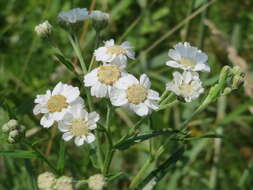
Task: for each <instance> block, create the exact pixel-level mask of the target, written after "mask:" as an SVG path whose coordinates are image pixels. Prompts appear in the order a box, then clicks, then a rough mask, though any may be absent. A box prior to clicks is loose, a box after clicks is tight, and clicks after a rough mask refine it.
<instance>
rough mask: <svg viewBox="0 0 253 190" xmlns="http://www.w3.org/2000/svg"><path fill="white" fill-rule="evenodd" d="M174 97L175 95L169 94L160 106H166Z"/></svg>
mask: <svg viewBox="0 0 253 190" xmlns="http://www.w3.org/2000/svg"><path fill="white" fill-rule="evenodd" d="M173 97H175V95H174V94H173V93H171V94H169V95H168V96H167V97H166V98H164V100H163V101H162V102H161V103H160V106H162V105H165V104H168V103H169V102H170V101H171V99H172V98H173Z"/></svg>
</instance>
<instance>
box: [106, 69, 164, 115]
mask: <svg viewBox="0 0 253 190" xmlns="http://www.w3.org/2000/svg"><path fill="white" fill-rule="evenodd" d="M150 87H151V82H150V80H149V78H148V76H147V75H145V74H142V75H141V77H140V80H137V79H136V78H135V77H134V76H133V75H130V74H129V75H126V76H125V77H122V78H121V79H119V80H118V81H117V82H116V83H115V86H114V88H113V89H112V91H111V95H110V100H111V102H112V104H113V105H114V106H128V107H129V108H130V109H131V110H133V111H134V112H135V113H136V114H137V115H139V116H145V115H148V114H149V113H150V112H151V110H156V109H158V105H157V100H159V99H160V98H159V94H158V92H156V91H154V90H151V89H150Z"/></svg>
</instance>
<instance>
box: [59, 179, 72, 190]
mask: <svg viewBox="0 0 253 190" xmlns="http://www.w3.org/2000/svg"><path fill="white" fill-rule="evenodd" d="M55 188H56V189H57V190H73V189H74V188H73V180H72V178H71V177H68V176H61V177H60V178H59V179H57V180H56V185H55Z"/></svg>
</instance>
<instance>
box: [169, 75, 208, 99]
mask: <svg viewBox="0 0 253 190" xmlns="http://www.w3.org/2000/svg"><path fill="white" fill-rule="evenodd" d="M173 77H174V79H173V81H172V82H169V83H167V84H166V89H167V90H169V91H172V92H174V93H175V94H176V95H177V96H181V97H183V98H184V100H185V101H186V102H191V101H192V100H194V99H196V98H198V97H199V95H200V94H202V93H203V92H204V88H203V87H202V82H201V80H200V79H199V75H198V73H196V72H190V71H184V72H183V74H181V73H179V72H174V73H173Z"/></svg>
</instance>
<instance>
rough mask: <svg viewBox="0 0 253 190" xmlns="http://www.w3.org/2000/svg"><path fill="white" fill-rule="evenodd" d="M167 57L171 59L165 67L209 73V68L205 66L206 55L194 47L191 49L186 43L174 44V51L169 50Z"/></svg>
mask: <svg viewBox="0 0 253 190" xmlns="http://www.w3.org/2000/svg"><path fill="white" fill-rule="evenodd" d="M169 57H170V58H172V59H173V60H170V61H167V62H166V65H168V66H170V67H174V68H180V69H183V70H190V71H206V72H210V67H209V66H208V65H206V64H205V63H206V62H207V59H208V57H207V55H206V54H205V53H203V52H202V51H201V50H199V49H197V48H196V47H192V46H191V45H190V44H189V43H188V42H184V43H178V44H176V45H175V46H174V49H170V50H169Z"/></svg>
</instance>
